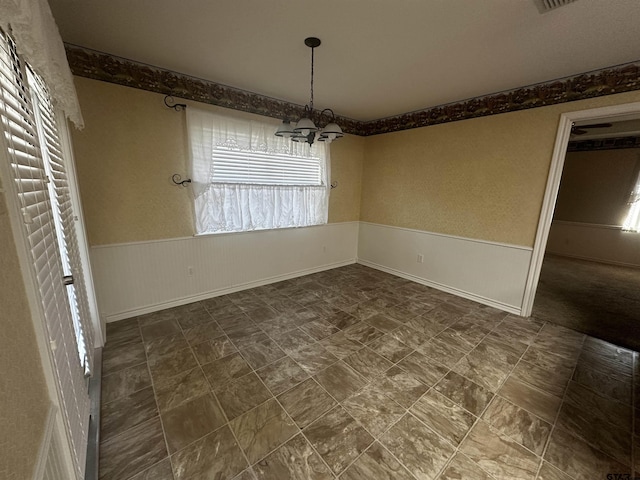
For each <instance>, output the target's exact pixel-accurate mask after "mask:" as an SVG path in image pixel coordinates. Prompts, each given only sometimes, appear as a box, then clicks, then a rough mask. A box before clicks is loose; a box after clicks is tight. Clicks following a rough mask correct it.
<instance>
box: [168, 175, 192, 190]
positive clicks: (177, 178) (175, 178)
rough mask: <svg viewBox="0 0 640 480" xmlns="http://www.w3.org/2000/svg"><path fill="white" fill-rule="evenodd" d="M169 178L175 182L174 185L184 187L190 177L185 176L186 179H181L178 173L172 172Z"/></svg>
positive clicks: (189, 181)
mask: <svg viewBox="0 0 640 480" xmlns="http://www.w3.org/2000/svg"><path fill="white" fill-rule="evenodd" d="M171 180H173V183H175V184H176V185H182V186H183V187H186V186H188V185H189V184H190V183H191V179H190V178H186V179H184V180H182V177H181V176H180V174H179V173H174V174H173V175H172V176H171Z"/></svg>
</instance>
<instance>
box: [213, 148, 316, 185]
mask: <svg viewBox="0 0 640 480" xmlns="http://www.w3.org/2000/svg"><path fill="white" fill-rule="evenodd" d="M212 156H213V175H212V178H211V180H212V181H213V182H214V183H249V184H257V185H260V184H262V185H322V178H321V177H320V174H321V168H320V158H318V157H311V156H309V157H300V156H294V155H287V154H283V153H264V152H251V151H243V150H233V149H231V148H228V147H216V148H214V149H213V154H212Z"/></svg>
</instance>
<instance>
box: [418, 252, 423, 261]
mask: <svg viewBox="0 0 640 480" xmlns="http://www.w3.org/2000/svg"><path fill="white" fill-rule="evenodd" d="M418 263H424V255H422V254H421V253H419V254H418Z"/></svg>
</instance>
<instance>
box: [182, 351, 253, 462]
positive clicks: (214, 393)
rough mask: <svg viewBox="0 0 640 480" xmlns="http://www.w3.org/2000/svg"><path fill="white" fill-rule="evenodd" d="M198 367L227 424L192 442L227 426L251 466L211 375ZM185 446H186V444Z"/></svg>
mask: <svg viewBox="0 0 640 480" xmlns="http://www.w3.org/2000/svg"><path fill="white" fill-rule="evenodd" d="M192 353H193V352H192ZM198 367H199V368H200V372H201V373H202V375H203V376H204V379H205V381H206V382H207V384H208V385H209V392H210V394H211V395H213V398H214V399H215V401H216V403H217V404H218V408H220V412H222V415H223V416H224V419H225V424H224V425H221V426H220V427H219V428H217V429H215V430H213V431H211V432H209V433H207V434H206V435H204V436H202V437H200V438H198V439H196V440H194V442H192V444H193V443H195V442H197V441H199V440H202V439H203V438H205V437H207V436H209V435H211V434H213V433H214V432H216V431H218V430H220V429H221V428H223V427H227V428H228V429H229V431H230V432H231V435H232V436H233V440H234V442H236V445H237V446H238V449H239V450H240V452H241V453H242V455H243V457H244V460H245V462H247V465H248V467H247V468H251V462H250V461H249V458H248V457H247V455H246V454H245V452H244V449H243V448H242V447H241V446H240V441H239V440H238V437H237V436H236V434H235V432H234V431H233V428H231V421H230V420H229V417H228V415H227V412H226V411H225V410H224V408H223V406H222V403H220V399H219V398H218V395H217V393H216V392H215V389H214V388H213V385H211V382H210V381H209V377H207V375H206V374H205V372H204V370H203V369H202V365H200V364H198ZM247 375H248V374H247ZM227 383H230V382H227ZM263 403H264V402H263ZM184 448H186V446H185V447H184ZM184 448H182V449H180V450H179V451H181V450H183V449H184ZM175 453H178V452H175ZM175 453H174V455H175ZM244 470H246V468H245V469H243V470H242V471H244ZM242 471H241V472H238V473H242Z"/></svg>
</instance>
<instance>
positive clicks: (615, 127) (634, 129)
mask: <svg viewBox="0 0 640 480" xmlns="http://www.w3.org/2000/svg"><path fill="white" fill-rule="evenodd" d="M603 123H604V124H606V123H609V124H610V125H611V126H610V127H602V128H587V129H586V131H587V133H584V134H582V135H575V134H572V135H571V140H595V139H600V138H615V137H625V136H635V137H637V136H640V120H638V119H635V118H634V119H631V120H622V121H619V122H610V121H608V120H606V119H605V120H602V121H599V120H598V121H595V120H588V121H586V120H585V121H582V122H577V123H576V127H577V128H580V127H581V126H584V125H587V126H588V125H598V124H603ZM583 128H584V127H583Z"/></svg>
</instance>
